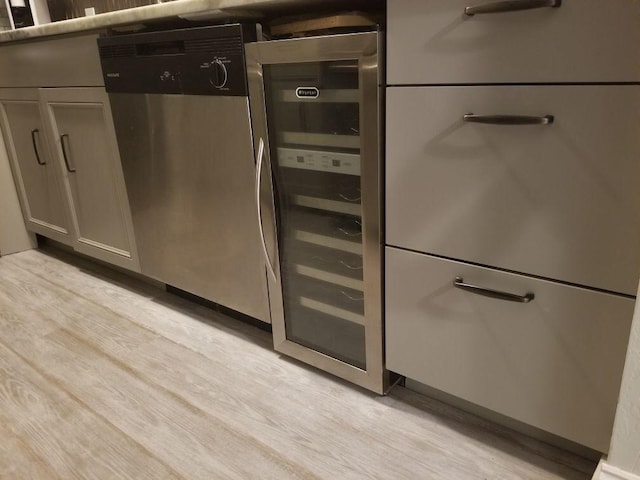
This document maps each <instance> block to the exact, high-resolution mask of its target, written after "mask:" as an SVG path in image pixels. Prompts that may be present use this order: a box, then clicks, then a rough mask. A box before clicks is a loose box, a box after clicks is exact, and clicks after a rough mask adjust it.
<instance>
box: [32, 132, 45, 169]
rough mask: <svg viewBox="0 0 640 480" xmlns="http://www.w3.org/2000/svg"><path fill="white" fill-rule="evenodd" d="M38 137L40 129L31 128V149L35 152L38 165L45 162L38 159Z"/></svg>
mask: <svg viewBox="0 0 640 480" xmlns="http://www.w3.org/2000/svg"><path fill="white" fill-rule="evenodd" d="M39 137H40V130H38V129H37V128H36V129H35V130H31V143H32V144H33V151H34V152H35V154H36V162H38V165H46V164H47V162H45V161H43V160H41V159H40V152H39V151H38V138H39Z"/></svg>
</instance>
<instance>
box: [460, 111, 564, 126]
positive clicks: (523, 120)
mask: <svg viewBox="0 0 640 480" xmlns="http://www.w3.org/2000/svg"><path fill="white" fill-rule="evenodd" d="M462 119H463V120H464V121H465V122H468V123H484V124H487V125H550V124H552V123H553V120H554V117H553V115H544V116H542V117H533V116H529V115H474V114H473V113H467V114H466V115H464V116H463V117H462Z"/></svg>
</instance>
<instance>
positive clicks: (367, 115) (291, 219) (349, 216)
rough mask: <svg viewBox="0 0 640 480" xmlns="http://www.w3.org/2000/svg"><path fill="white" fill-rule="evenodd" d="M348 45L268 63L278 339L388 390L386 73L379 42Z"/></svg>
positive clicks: (312, 359) (282, 345)
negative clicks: (382, 181)
mask: <svg viewBox="0 0 640 480" xmlns="http://www.w3.org/2000/svg"><path fill="white" fill-rule="evenodd" d="M354 35H357V36H360V35H362V34H354ZM365 36H368V37H369V38H372V40H373V41H374V45H375V36H376V34H365ZM339 37H347V38H348V37H352V36H351V35H346V36H339ZM328 38H329V37H325V38H324V39H322V38H316V39H301V40H288V41H281V42H267V43H265V44H260V45H261V47H260V48H261V50H260V53H261V54H263V55H264V51H265V49H264V48H263V45H265V46H267V47H268V46H269V45H270V44H274V43H275V44H281V43H284V42H293V43H292V44H293V45H300V43H296V42H302V43H304V42H305V41H307V43H308V41H309V40H315V41H316V42H318V41H322V40H327V39H328ZM332 38H333V39H335V37H332ZM320 51H322V50H320ZM376 51H377V50H376ZM354 53H355V54H354ZM343 56H344V57H345V58H341V59H340V58H338V59H332V60H313V58H312V56H309V58H305V61H300V60H296V61H294V60H291V61H287V59H282V61H279V62H273V63H268V62H266V61H264V59H262V62H261V63H260V69H261V77H262V85H263V90H262V95H263V99H262V101H263V104H264V108H265V112H266V113H265V114H263V115H265V119H264V120H265V124H266V125H265V126H266V130H268V134H266V135H265V137H266V143H264V145H267V147H266V150H268V152H265V153H264V155H265V156H267V157H268V158H269V162H268V167H269V168H268V173H269V174H270V175H271V176H272V179H273V185H274V192H275V197H276V198H275V204H276V205H277V209H276V210H275V211H274V212H275V213H274V218H275V224H276V225H277V228H276V229H275V231H277V246H278V251H277V256H276V255H272V256H271V257H273V258H270V259H269V260H270V261H273V262H274V264H273V267H274V268H273V270H274V279H275V280H276V282H273V283H275V285H273V288H272V289H270V293H271V290H274V289H275V290H277V295H276V297H277V302H276V303H277V305H276V308H275V309H274V308H272V311H275V312H278V313H279V314H276V315H273V317H274V318H272V322H273V328H274V340H275V346H276V349H277V350H280V351H282V352H284V353H287V354H289V355H292V356H294V357H297V358H299V359H301V360H303V361H305V362H307V363H311V364H313V365H315V366H318V367H320V368H323V369H325V370H328V371H330V372H332V373H334V374H337V375H339V376H342V377H344V378H347V379H349V380H351V381H354V382H356V383H359V384H361V385H364V386H366V387H368V388H370V389H372V390H376V391H380V390H381V389H382V386H381V385H382V370H383V369H382V352H381V344H382V333H381V330H382V326H381V305H380V297H381V284H380V260H381V259H380V233H379V231H380V225H379V223H380V222H379V160H378V157H379V155H378V140H377V138H378V126H377V118H378V105H377V98H378V95H377V91H378V86H377V75H371V73H370V72H369V73H367V72H366V70H365V67H367V66H369V67H370V66H371V64H370V63H367V60H369V62H371V54H369V58H368V59H367V57H366V53H365V52H363V51H362V50H359V51H357V52H351V54H350V55H345V54H344V53H343ZM375 66H377V61H376V63H375ZM374 71H375V70H374ZM367 75H370V76H371V79H370V80H371V85H370V86H369V88H370V89H371V93H372V96H371V98H372V99H373V100H374V101H373V102H371V103H370V104H367V102H366V98H368V97H367V95H366V91H365V84H366V83H367V82H366V76H367ZM250 83H251V81H250ZM253 101H255V99H254V98H252V102H253ZM254 130H255V132H254V133H259V130H260V129H254ZM261 140H262V141H263V142H265V139H264V138H262V137H261ZM259 141H260V140H259ZM258 147H259V145H258ZM259 160H260V161H262V160H263V159H259ZM264 222H265V218H264V216H263V223H264ZM276 263H277V264H276ZM272 307H273V302H272Z"/></svg>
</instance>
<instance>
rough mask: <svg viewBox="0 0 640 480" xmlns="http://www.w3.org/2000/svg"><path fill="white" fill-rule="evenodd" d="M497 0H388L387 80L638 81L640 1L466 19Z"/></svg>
mask: <svg viewBox="0 0 640 480" xmlns="http://www.w3.org/2000/svg"><path fill="white" fill-rule="evenodd" d="M495 1H496V0H420V1H416V0H389V2H388V41H387V42H388V57H387V58H388V69H387V79H388V83H389V84H391V85H396V84H431V83H437V84H443V83H445V84H446V83H448V84H451V83H545V82H622V81H638V80H640V69H639V68H638V65H639V64H640V49H638V47H637V46H638V45H640V24H639V23H638V18H639V17H640V2H638V1H635V0H607V1H603V0H563V1H562V5H561V7H559V8H541V9H536V10H526V11H520V12H509V13H498V14H489V15H475V16H473V17H468V16H465V15H464V10H465V7H466V6H470V5H485V4H489V3H493V2H495Z"/></svg>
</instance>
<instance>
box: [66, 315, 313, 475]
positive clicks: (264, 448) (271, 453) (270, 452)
mask: <svg viewBox="0 0 640 480" xmlns="http://www.w3.org/2000/svg"><path fill="white" fill-rule="evenodd" d="M60 331H63V332H65V333H66V334H67V335H69V336H71V337H73V338H75V339H76V340H78V341H79V342H81V343H84V344H85V345H87V346H88V347H89V348H91V349H92V350H93V351H95V352H96V353H97V354H99V355H102V356H104V357H106V358H108V359H109V360H110V361H111V362H112V363H114V364H115V365H116V366H118V367H120V368H121V369H122V370H124V371H126V372H127V373H129V374H130V375H132V376H134V377H136V378H138V379H139V380H140V381H142V382H144V383H146V384H147V385H149V386H150V387H152V388H154V389H156V390H160V391H163V392H165V393H166V394H167V395H169V396H171V397H173V398H174V399H175V400H176V401H177V402H179V403H181V404H182V405H183V406H184V407H185V408H187V409H189V410H191V412H193V413H194V414H196V415H199V416H204V417H207V418H208V419H209V421H211V422H212V423H213V424H215V426H216V427H217V428H220V429H221V430H224V431H225V432H226V433H227V434H229V435H236V436H240V437H242V438H244V439H245V440H247V442H248V443H251V444H253V445H254V446H255V447H256V448H257V449H258V450H260V451H261V452H262V453H263V454H264V455H265V456H267V457H270V458H272V459H273V460H276V461H279V462H281V463H282V464H283V465H286V466H287V467H288V469H290V471H291V473H293V474H296V475H300V474H302V477H301V478H305V479H306V478H308V479H318V480H319V478H320V477H318V476H316V475H314V474H312V473H311V472H309V471H306V469H304V468H302V466H300V465H297V464H295V463H293V462H291V461H289V460H288V459H287V458H285V457H283V456H282V455H280V454H279V453H278V452H277V451H276V450H274V449H273V448H271V447H270V446H268V445H265V444H264V443H263V442H261V441H259V440H258V439H256V438H255V437H253V436H251V435H248V434H246V433H243V432H238V431H236V430H234V429H233V428H231V427H230V426H229V425H228V424H226V423H225V422H224V421H222V420H221V419H220V418H218V417H216V416H214V415H211V414H210V413H209V412H206V411H204V410H202V409H200V408H198V407H197V406H195V405H193V404H192V403H190V402H189V401H188V400H187V399H185V398H183V397H182V396H180V395H178V394H177V393H175V392H173V391H172V390H169V389H168V388H166V387H164V386H162V385H160V384H158V383H156V382H153V381H151V380H149V379H148V378H146V377H145V376H144V375H143V374H141V373H140V372H138V371H137V370H135V369H134V368H131V367H130V366H129V365H127V364H125V363H124V362H121V361H120V360H118V359H116V358H114V357H113V356H112V355H110V354H108V353H107V352H105V351H104V350H102V349H101V348H100V347H98V346H96V345H95V344H94V343H93V342H92V341H90V340H89V339H88V338H85V337H82V336H79V335H76V334H75V333H74V332H72V331H70V330H69V329H67V328H65V327H63V326H60ZM296 470H301V471H300V472H296Z"/></svg>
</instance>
